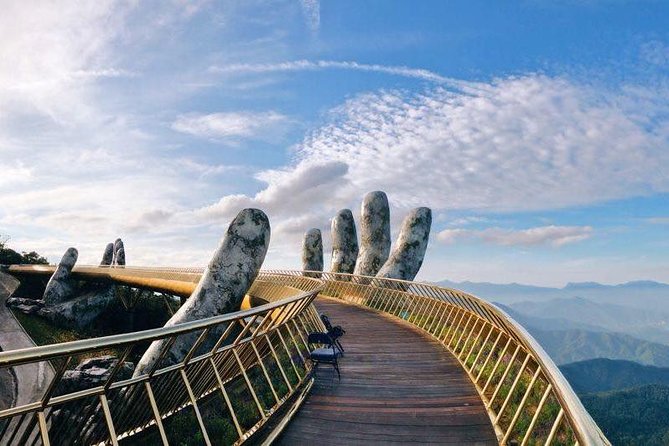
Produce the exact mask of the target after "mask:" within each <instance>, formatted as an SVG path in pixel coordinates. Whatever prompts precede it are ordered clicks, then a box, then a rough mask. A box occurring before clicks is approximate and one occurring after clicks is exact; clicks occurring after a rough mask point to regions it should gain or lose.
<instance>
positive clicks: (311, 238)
mask: <svg viewBox="0 0 669 446" xmlns="http://www.w3.org/2000/svg"><path fill="white" fill-rule="evenodd" d="M302 271H323V238H322V237H321V231H320V229H316V228H312V229H309V230H308V231H307V232H306V233H305V234H304V238H303V239H302Z"/></svg>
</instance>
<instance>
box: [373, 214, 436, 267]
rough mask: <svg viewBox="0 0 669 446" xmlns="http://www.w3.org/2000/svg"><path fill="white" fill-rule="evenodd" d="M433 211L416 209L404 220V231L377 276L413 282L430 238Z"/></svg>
mask: <svg viewBox="0 0 669 446" xmlns="http://www.w3.org/2000/svg"><path fill="white" fill-rule="evenodd" d="M431 225H432V211H431V210H430V209H429V208H425V207H421V208H416V209H414V210H412V211H411V213H409V215H407V216H406V217H405V218H404V222H402V229H401V231H400V235H399V237H398V238H397V242H396V243H395V246H394V247H393V251H392V253H391V254H390V257H389V258H388V260H387V261H386V263H385V264H384V265H383V267H381V270H380V271H379V272H378V274H377V275H376V276H377V277H382V278H387V279H402V280H413V279H414V278H415V277H416V274H418V271H419V270H420V267H421V265H422V264H423V258H424V257H425V250H426V249H427V242H428V240H429V238H430V226H431Z"/></svg>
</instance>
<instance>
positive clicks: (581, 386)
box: [560, 358, 669, 393]
mask: <svg viewBox="0 0 669 446" xmlns="http://www.w3.org/2000/svg"><path fill="white" fill-rule="evenodd" d="M560 370H561V371H562V374H563V375H564V376H565V378H567V380H568V381H569V384H571V386H572V388H573V389H574V390H575V391H576V392H577V393H590V392H606V391H609V390H620V389H625V388H629V387H638V386H642V385H646V384H664V385H669V368H667V367H655V366H650V365H642V364H639V363H637V362H633V361H624V360H619V359H606V358H596V359H589V360H587V361H579V362H572V363H570V364H564V365H561V366H560Z"/></svg>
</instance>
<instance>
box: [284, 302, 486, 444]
mask: <svg viewBox="0 0 669 446" xmlns="http://www.w3.org/2000/svg"><path fill="white" fill-rule="evenodd" d="M316 305H317V307H318V310H319V311H321V312H323V313H326V314H327V315H328V316H329V317H330V319H331V320H332V321H333V324H335V325H342V326H343V327H344V328H345V329H346V335H345V336H344V337H343V338H342V342H343V344H344V348H345V349H346V355H345V357H344V358H342V359H341V361H340V367H341V381H338V380H337V377H336V373H335V372H334V370H333V369H332V367H330V366H328V365H325V364H323V365H321V366H319V368H318V370H317V372H316V382H315V384H314V386H313V388H312V390H311V394H310V395H309V397H308V398H307V400H306V401H305V403H304V404H303V406H302V408H301V409H300V411H299V412H298V413H297V414H296V416H295V418H294V419H293V420H292V421H291V423H290V424H289V425H288V427H287V428H286V430H285V431H284V433H283V435H282V436H281V437H280V438H279V440H278V444H285V445H293V444H319V445H325V444H370V443H371V444H375V443H376V444H393V443H394V444H401V443H438V444H453V445H455V444H457V445H467V444H469V445H474V444H475V445H489V444H490V445H492V444H497V438H496V436H495V433H494V430H493V427H492V424H491V423H490V418H489V417H488V414H487V413H486V410H485V407H484V405H483V403H482V402H481V399H480V397H479V396H478V394H477V392H476V390H475V389H474V386H473V384H472V383H471V381H470V380H469V378H468V377H467V375H466V373H465V371H464V370H463V369H462V368H461V367H460V365H459V363H458V362H457V360H456V359H455V358H454V357H453V356H452V355H451V354H450V353H449V352H448V351H447V350H445V349H444V348H443V346H441V344H440V343H439V342H438V341H435V340H433V339H432V338H430V337H429V336H427V335H426V334H424V333H423V332H421V331H420V330H418V329H417V328H415V327H413V326H411V325H410V324H408V323H406V322H403V321H400V320H398V319H395V318H392V317H390V316H387V315H384V314H381V313H378V312H375V311H373V310H368V309H365V308H362V307H358V306H354V305H348V304H346V303H343V302H341V301H337V300H334V299H330V298H324V297H319V298H318V300H317V301H316Z"/></svg>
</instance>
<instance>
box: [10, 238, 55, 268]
mask: <svg viewBox="0 0 669 446" xmlns="http://www.w3.org/2000/svg"><path fill="white" fill-rule="evenodd" d="M8 240H9V237H6V236H5V237H0V265H19V264H22V263H23V264H30V265H48V264H49V262H48V260H47V259H46V258H44V257H42V256H41V255H39V254H38V253H36V252H35V251H30V252H25V251H24V252H23V253H21V254H19V253H18V252H16V251H14V250H13V249H11V248H7V241H8Z"/></svg>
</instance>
